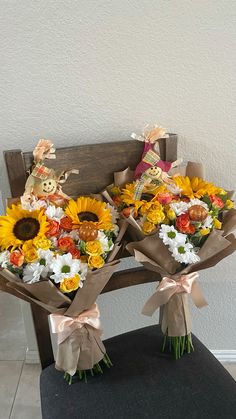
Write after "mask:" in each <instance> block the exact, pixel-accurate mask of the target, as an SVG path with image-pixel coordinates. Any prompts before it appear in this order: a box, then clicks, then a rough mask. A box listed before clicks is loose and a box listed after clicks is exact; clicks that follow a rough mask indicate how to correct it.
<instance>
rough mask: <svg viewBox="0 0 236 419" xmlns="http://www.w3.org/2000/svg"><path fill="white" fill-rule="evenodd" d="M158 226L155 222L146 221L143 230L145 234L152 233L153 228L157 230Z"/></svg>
mask: <svg viewBox="0 0 236 419" xmlns="http://www.w3.org/2000/svg"><path fill="white" fill-rule="evenodd" d="M155 228H156V226H155V224H153V223H150V222H149V221H145V222H144V223H143V232H144V233H145V234H149V233H151V232H152V231H153V230H155Z"/></svg>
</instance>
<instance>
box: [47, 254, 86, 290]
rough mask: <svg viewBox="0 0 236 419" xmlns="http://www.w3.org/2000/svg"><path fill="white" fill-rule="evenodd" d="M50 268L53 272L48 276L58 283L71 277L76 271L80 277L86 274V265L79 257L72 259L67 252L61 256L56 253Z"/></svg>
mask: <svg viewBox="0 0 236 419" xmlns="http://www.w3.org/2000/svg"><path fill="white" fill-rule="evenodd" d="M84 265H85V266H84ZM50 269H51V271H52V272H54V275H51V276H50V278H52V279H53V280H54V281H55V282H56V283H58V282H62V281H63V280H64V279H65V278H71V277H73V276H74V275H75V274H78V273H79V274H80V275H81V279H82V278H83V277H85V276H86V269H87V265H86V264H85V263H81V262H80V260H79V259H72V255H71V254H70V253H67V254H65V255H62V256H60V255H57V256H56V258H55V259H54V260H53V261H52V263H51V265H50ZM82 280H83V279H82Z"/></svg>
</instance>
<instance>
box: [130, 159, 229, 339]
mask: <svg viewBox="0 0 236 419" xmlns="http://www.w3.org/2000/svg"><path fill="white" fill-rule="evenodd" d="M185 174H187V175H188V176H189V177H190V178H191V177H193V176H198V177H203V176H204V173H203V167H202V165H201V164H196V163H193V162H189V163H188V165H187V167H186V172H185ZM232 194H233V192H232V193H231V195H232ZM127 220H128V222H129V219H127ZM132 228H134V224H133V223H132ZM235 228H236V210H235V209H231V210H229V211H227V213H226V215H225V216H224V217H223V222H222V230H213V231H212V232H211V234H210V235H209V237H208V238H207V240H206V242H205V243H204V245H203V246H202V248H201V249H200V250H199V253H198V255H199V257H200V259H201V260H200V261H199V262H197V263H195V264H190V265H188V266H186V267H184V268H183V267H182V266H181V264H179V263H178V262H176V261H175V260H174V258H173V257H172V256H171V254H170V252H169V251H168V248H167V246H165V245H164V243H163V242H162V240H161V239H160V238H159V237H158V234H157V233H155V234H152V235H149V236H146V237H145V238H144V239H141V240H138V241H137V240H136V241H133V242H131V243H129V244H128V245H127V246H126V248H127V249H128V251H129V252H130V253H131V254H132V255H133V256H134V257H135V259H136V260H137V261H138V262H140V263H142V264H143V265H144V266H145V267H146V269H148V270H152V271H154V272H157V273H158V274H160V275H161V277H169V278H172V279H174V280H175V281H178V280H179V279H180V277H181V276H183V275H188V274H191V273H193V272H197V271H200V270H202V269H207V268H210V267H212V266H215V265H216V264H217V263H218V262H220V261H221V260H222V259H223V258H225V257H227V256H228V255H230V254H232V253H233V252H234V251H235V250H236V238H235V237H234V235H233V234H232V232H233V231H234V230H235ZM138 234H140V233H139V232H138ZM136 238H137V235H136ZM140 238H141V234H140ZM195 284H197V283H196V282H194V287H195ZM198 287H199V286H198ZM198 291H199V292H200V290H198ZM155 295H156V293H154V294H153V296H152V297H153V298H154V299H155ZM152 297H151V298H150V299H149V300H148V302H147V303H146V304H145V306H144V314H146V315H151V314H152V313H151V314H150V312H151V311H152V310H150V307H149V304H148V303H150V300H151V299H152ZM187 300H188V295H187V294H185V293H181V294H175V295H173V296H172V297H171V298H170V300H169V301H168V302H167V303H166V304H165V305H164V306H162V308H161V316H160V319H161V325H162V330H163V331H164V333H166V330H167V328H168V335H170V336H184V335H186V332H187V334H188V333H189V332H190V331H191V318H190V313H189V309H188V302H187ZM151 302H152V303H153V301H151ZM200 306H203V305H199V307H200ZM154 311H155V310H154ZM147 312H149V314H147Z"/></svg>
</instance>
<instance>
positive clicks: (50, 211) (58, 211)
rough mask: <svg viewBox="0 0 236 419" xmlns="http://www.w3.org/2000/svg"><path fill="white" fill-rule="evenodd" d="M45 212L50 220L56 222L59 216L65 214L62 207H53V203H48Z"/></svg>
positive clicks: (59, 218)
mask: <svg viewBox="0 0 236 419" xmlns="http://www.w3.org/2000/svg"><path fill="white" fill-rule="evenodd" d="M45 214H46V216H47V217H48V218H49V219H50V220H54V221H57V222H59V221H60V220H61V218H62V217H64V216H65V213H64V211H63V209H62V208H60V207H55V206H54V205H49V206H48V207H47V209H46V211H45Z"/></svg>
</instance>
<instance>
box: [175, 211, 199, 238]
mask: <svg viewBox="0 0 236 419" xmlns="http://www.w3.org/2000/svg"><path fill="white" fill-rule="evenodd" d="M176 228H177V229H178V230H179V231H180V232H181V233H184V234H193V233H194V232H195V227H194V225H193V224H191V223H190V218H189V215H188V214H181V215H179V217H177V219H176Z"/></svg>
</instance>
